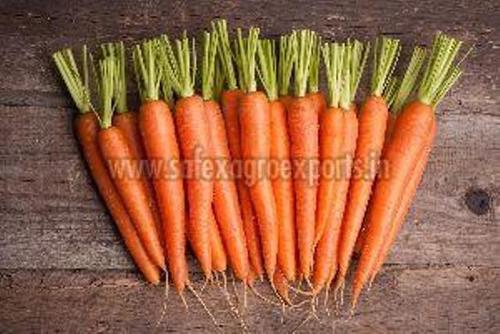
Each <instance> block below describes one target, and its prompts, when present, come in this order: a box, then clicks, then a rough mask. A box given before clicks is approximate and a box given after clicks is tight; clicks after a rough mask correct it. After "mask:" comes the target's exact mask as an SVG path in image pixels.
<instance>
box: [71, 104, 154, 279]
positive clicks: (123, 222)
mask: <svg viewBox="0 0 500 334" xmlns="http://www.w3.org/2000/svg"><path fill="white" fill-rule="evenodd" d="M74 126H75V132H76V136H77V138H78V141H79V143H80V145H81V147H82V151H83V155H84V157H85V161H86V162H87V165H88V167H89V170H90V173H91V174H92V178H93V179H94V182H95V184H96V186H97V189H98V190H99V193H100V195H101V197H102V199H103V200H104V203H106V207H107V208H108V210H109V212H110V214H111V216H112V217H113V220H114V222H115V224H116V226H117V227H118V230H119V231H120V234H121V236H122V238H123V241H124V242H125V246H126V247H127V249H128V251H129V252H130V255H131V256H132V258H133V259H134V262H135V263H136V265H137V267H138V268H139V270H140V271H141V272H142V274H143V275H144V277H146V279H147V280H148V281H149V282H151V283H153V284H158V283H159V282H160V271H159V269H158V267H157V266H156V265H155V264H154V263H153V261H152V260H151V259H150V257H149V256H148V254H147V252H146V250H145V248H144V247H143V245H142V243H141V240H140V239H139V236H138V235H137V231H136V229H135V227H134V225H133V223H132V221H131V220H130V217H129V214H128V212H127V209H126V208H125V206H124V204H123V201H122V199H121V197H120V194H119V193H118V191H117V190H116V187H115V185H114V184H113V180H112V179H111V176H110V175H109V171H108V170H107V167H106V164H105V162H104V160H103V158H102V156H101V152H100V149H99V145H98V142H97V133H98V131H99V124H98V122H97V118H96V116H95V114H94V113H92V112H88V113H85V114H82V115H79V116H78V117H77V118H76V119H75V121H74Z"/></svg>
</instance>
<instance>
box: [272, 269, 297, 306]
mask: <svg viewBox="0 0 500 334" xmlns="http://www.w3.org/2000/svg"><path fill="white" fill-rule="evenodd" d="M273 284H274V286H275V287H276V291H277V292H278V294H279V295H280V297H281V299H283V301H284V302H285V303H286V304H288V305H291V304H292V301H291V300H290V296H289V294H288V281H287V279H286V277H285V275H284V274H283V273H282V272H281V270H280V269H277V270H276V271H275V272H274V277H273Z"/></svg>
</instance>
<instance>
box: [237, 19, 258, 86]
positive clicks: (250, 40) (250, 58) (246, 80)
mask: <svg viewBox="0 0 500 334" xmlns="http://www.w3.org/2000/svg"><path fill="white" fill-rule="evenodd" d="M259 33H260V30H259V28H254V27H251V28H250V29H249V30H248V37H246V38H243V35H242V32H241V29H239V28H238V30H237V37H236V40H235V46H234V49H235V58H236V65H237V67H238V76H239V82H240V88H241V89H242V90H243V91H244V92H246V93H250V92H255V91H256V90H257V81H256V80H255V71H256V59H255V56H256V53H257V46H258V44H259Z"/></svg>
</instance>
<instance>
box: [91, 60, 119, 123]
mask: <svg viewBox="0 0 500 334" xmlns="http://www.w3.org/2000/svg"><path fill="white" fill-rule="evenodd" d="M118 65H119V63H118V62H117V61H116V58H115V57H114V56H107V57H104V58H103V59H101V60H99V67H98V73H97V80H96V81H97V92H98V96H99V102H100V111H101V114H100V117H99V123H100V125H101V128H103V129H106V128H109V127H110V126H111V122H112V119H113V109H114V107H115V106H114V103H113V96H114V93H115V83H116V79H115V76H116V75H117V72H118V71H119V69H118Z"/></svg>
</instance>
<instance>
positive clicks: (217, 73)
mask: <svg viewBox="0 0 500 334" xmlns="http://www.w3.org/2000/svg"><path fill="white" fill-rule="evenodd" d="M225 83H226V77H225V75H224V70H223V69H222V62H221V60H220V58H219V57H216V58H215V70H214V88H213V93H214V100H216V101H218V100H219V99H220V96H221V94H222V91H223V90H224V84H225Z"/></svg>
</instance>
